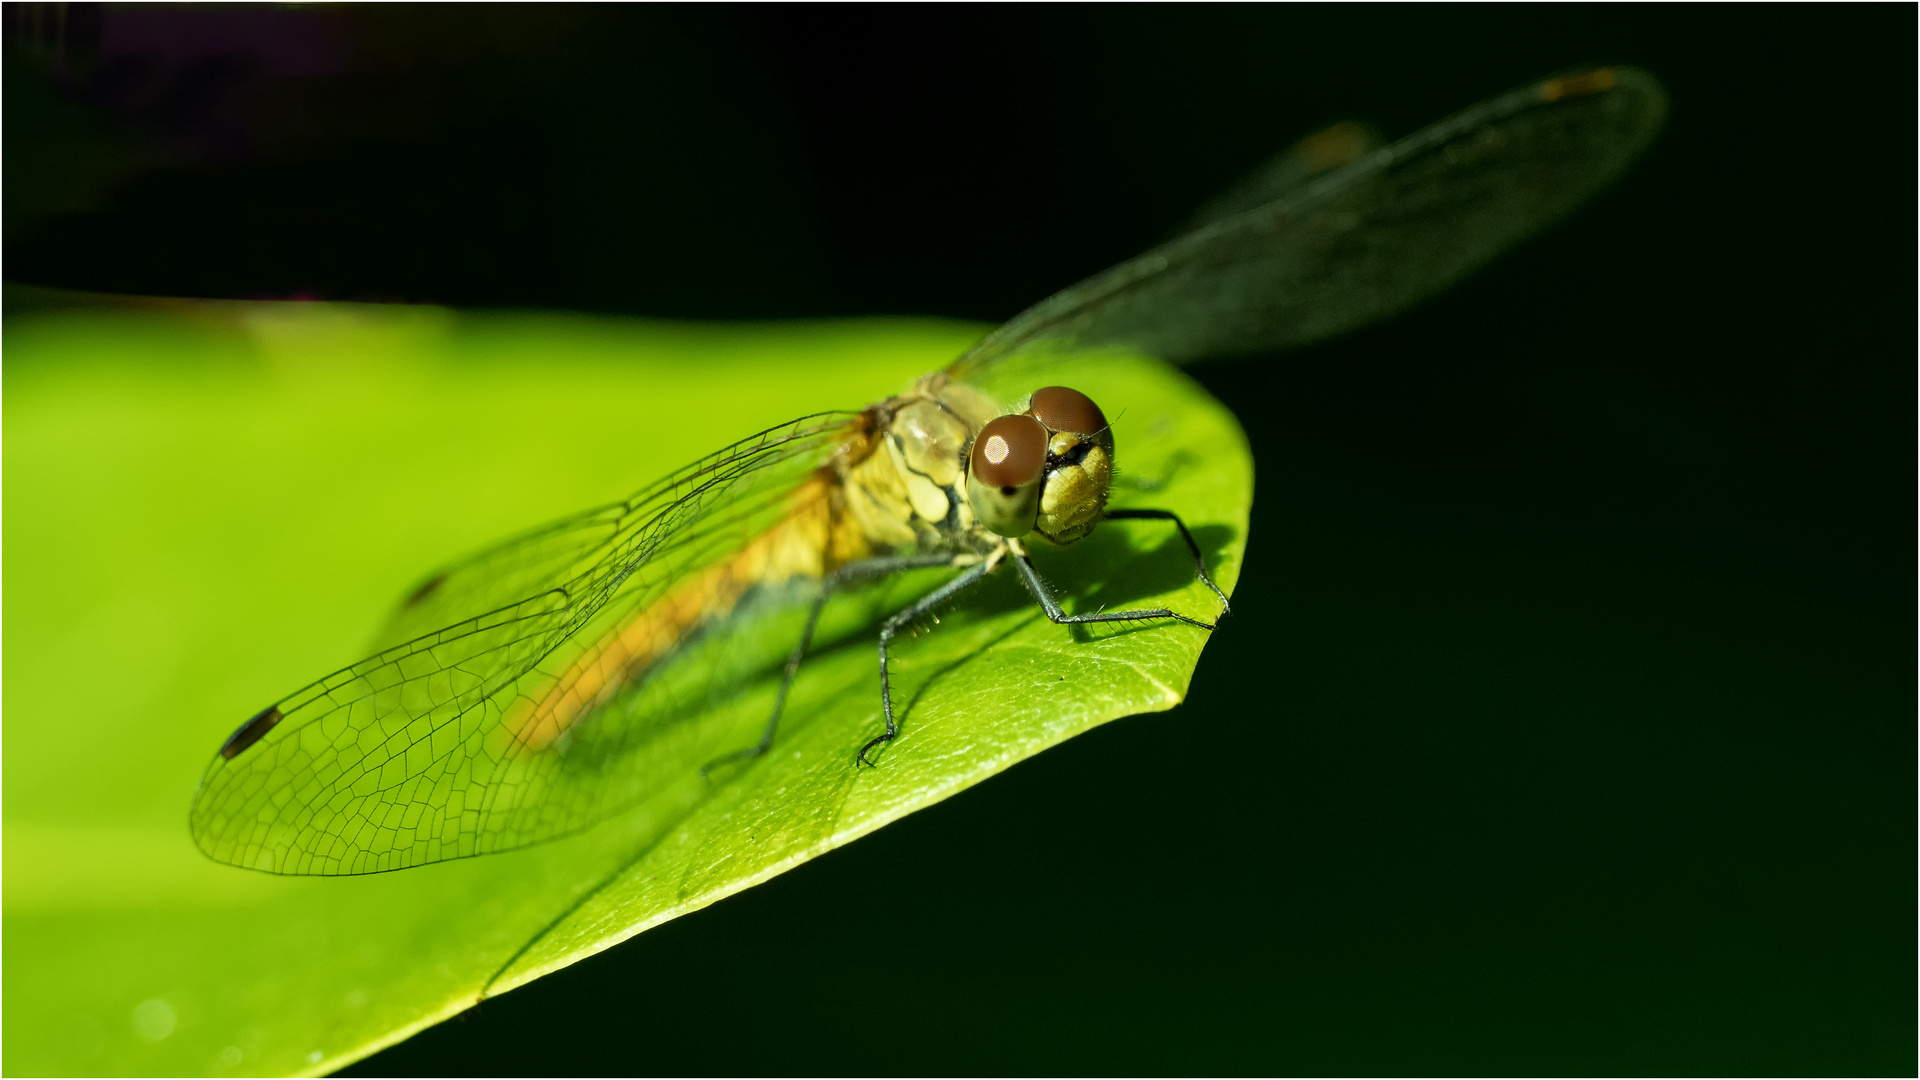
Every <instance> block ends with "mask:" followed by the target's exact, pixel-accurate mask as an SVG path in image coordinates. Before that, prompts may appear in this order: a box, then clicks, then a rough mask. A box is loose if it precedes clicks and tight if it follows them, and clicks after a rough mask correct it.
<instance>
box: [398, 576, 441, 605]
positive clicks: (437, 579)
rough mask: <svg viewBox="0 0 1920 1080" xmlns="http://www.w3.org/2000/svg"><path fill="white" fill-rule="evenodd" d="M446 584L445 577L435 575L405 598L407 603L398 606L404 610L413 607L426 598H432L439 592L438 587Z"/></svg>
mask: <svg viewBox="0 0 1920 1080" xmlns="http://www.w3.org/2000/svg"><path fill="white" fill-rule="evenodd" d="M446 583H447V575H445V574H435V575H433V576H432V577H430V578H428V579H427V580H425V581H423V582H421V583H420V587H419V588H417V589H415V590H413V592H412V593H411V594H409V595H408V596H407V602H406V603H404V604H402V605H400V606H401V607H405V608H410V607H413V606H414V605H416V604H418V603H420V602H421V601H423V600H425V599H426V598H427V597H429V596H432V595H433V594H434V593H437V592H439V591H440V586H442V585H445V584H446Z"/></svg>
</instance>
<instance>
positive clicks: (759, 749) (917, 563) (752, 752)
mask: <svg viewBox="0 0 1920 1080" xmlns="http://www.w3.org/2000/svg"><path fill="white" fill-rule="evenodd" d="M952 562H953V557H952V556H950V555H902V556H897V557H887V558H879V559H861V560H859V561H857V562H850V563H848V564H847V565H845V566H842V567H841V568H840V569H838V570H835V571H834V572H833V573H831V574H828V575H827V576H826V578H825V579H823V580H822V581H821V585H820V595H819V596H818V597H815V598H814V601H813V606H812V608H811V609H810V610H809V611H808V612H807V625H806V628H805V629H803V630H801V631H800V640H799V642H798V643H797V644H795V645H794V647H793V654H792V655H790V656H788V657H787V666H786V670H785V671H784V672H782V673H781V676H780V689H779V690H777V691H775V693H774V695H773V712H772V714H771V715H769V716H768V717H767V727H766V730H765V731H763V732H761V733H760V741H759V742H758V743H756V744H755V745H753V746H749V747H747V748H746V749H745V750H735V751H734V752H733V753H731V754H726V755H723V756H721V757H717V758H715V759H713V760H712V761H709V762H707V764H706V765H705V766H703V767H702V768H701V770H700V772H701V775H703V776H704V775H705V774H707V773H710V772H712V771H713V770H714V769H717V768H719V767H720V766H722V765H726V764H729V763H731V762H735V761H741V760H745V759H748V758H757V757H761V756H763V755H764V754H766V752H767V751H768V750H770V749H772V748H773V734H774V732H775V731H777V730H779V728H780V715H781V713H783V712H785V711H786V707H787V692H788V691H789V690H791V689H793V680H794V677H795V676H797V675H799V674H800V662H801V661H802V660H804V659H806V656H807V648H808V647H809V646H810V645H812V644H813V631H814V628H815V627H817V626H818V625H819V624H820V612H821V611H822V610H824V609H825V608H826V606H827V600H828V598H830V597H832V596H833V594H834V591H835V590H836V589H839V588H841V587H842V586H844V585H846V584H847V583H848V582H850V581H858V580H860V579H862V578H878V577H885V576H887V575H888V574H897V573H899V572H901V571H903V570H919V569H925V568H927V567H931V566H947V565H949V564H951V563H952Z"/></svg>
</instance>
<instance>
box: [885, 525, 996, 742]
mask: <svg viewBox="0 0 1920 1080" xmlns="http://www.w3.org/2000/svg"><path fill="white" fill-rule="evenodd" d="M997 561H998V560H991V561H987V562H979V563H975V564H973V565H972V566H969V567H967V568H966V569H965V570H962V571H961V572H960V573H958V574H956V575H955V576H954V578H953V580H951V581H949V582H947V583H946V584H945V585H942V586H940V587H939V588H937V589H935V590H933V591H932V592H930V593H928V594H927V595H925V596H923V597H921V598H920V599H918V600H915V601H914V602H913V603H912V604H909V605H908V606H907V607H905V608H903V609H902V610H900V611H899V612H896V613H895V614H894V615H893V616H892V617H891V618H889V619H888V620H887V621H886V622H884V623H882V624H880V711H881V712H883V713H884V714H886V718H887V730H886V732H885V733H884V734H881V735H875V736H874V737H873V738H871V739H868V740H867V745H865V746H863V747H861V748H860V753H858V754H857V755H855V756H854V759H853V763H854V765H855V767H858V766H861V765H872V764H873V762H871V761H868V760H867V751H869V750H872V749H873V748H874V747H876V746H879V745H880V744H881V743H888V742H892V741H893V737H894V736H895V735H898V734H899V733H900V728H899V726H898V725H897V724H895V723H894V721H893V687H892V684H891V683H889V682H888V680H887V642H889V641H892V640H893V635H895V634H897V633H899V632H900V629H901V628H902V627H904V626H906V625H908V624H909V623H912V622H913V621H914V620H915V619H918V618H919V617H920V616H922V615H925V614H926V613H927V612H929V611H932V610H933V609H934V608H937V607H939V606H940V605H941V604H944V603H946V602H947V601H948V600H951V599H953V598H954V597H955V596H956V595H958V594H959V593H960V592H962V591H964V590H965V589H967V588H968V587H969V586H972V585H974V584H976V583H978V582H979V580H980V579H981V578H983V577H986V576H987V575H988V574H990V573H992V572H993V568H994V565H995V562H997Z"/></svg>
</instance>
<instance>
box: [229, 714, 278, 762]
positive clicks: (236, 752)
mask: <svg viewBox="0 0 1920 1080" xmlns="http://www.w3.org/2000/svg"><path fill="white" fill-rule="evenodd" d="M279 722H280V706H278V705H269V706H268V707H267V708H266V709H264V710H262V711H261V712H260V713H259V715H257V716H255V717H254V718H253V719H251V720H249V721H247V722H246V723H244V724H241V725H240V726H239V727H237V728H235V729H234V731H233V734H231V735H229V736H227V741H226V742H224V743H222V744H220V756H221V757H223V758H226V759H227V760H228V761H232V760H233V759H234V758H237V757H239V756H240V755H241V754H243V753H246V750H247V748H248V747H249V746H252V745H253V744H254V743H257V742H259V741H260V737H261V736H262V735H265V734H266V733H267V732H269V731H272V730H273V726H274V725H275V724H278V723H279Z"/></svg>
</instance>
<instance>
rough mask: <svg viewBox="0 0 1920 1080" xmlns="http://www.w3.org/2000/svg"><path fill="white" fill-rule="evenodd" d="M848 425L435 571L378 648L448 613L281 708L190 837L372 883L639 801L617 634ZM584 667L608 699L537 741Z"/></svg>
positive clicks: (761, 438)
mask: <svg viewBox="0 0 1920 1080" xmlns="http://www.w3.org/2000/svg"><path fill="white" fill-rule="evenodd" d="M848 419H849V417H848V415H847V414H828V415H821V416H814V417H806V418H803V419H801V420H797V421H794V422H792V423H790V424H787V425H783V426H782V427H779V428H774V429H772V430H769V431H767V432H763V433H761V434H760V435H757V436H755V437H753V438H751V439H747V440H744V441H742V442H740V443H737V444H735V445H733V446H731V447H728V448H727V449H725V450H722V451H720V452H719V453H717V454H714V455H712V456H710V457H708V458H705V459H702V460H701V461H699V462H696V463H695V464H693V465H691V466H688V467H687V468H685V469H682V470H680V471H679V472H677V473H674V474H673V475H671V476H668V477H667V478H665V479H663V480H661V481H660V482H658V483H656V484H653V485H651V486H649V487H647V488H645V489H643V490H642V491H640V492H638V493H636V494H635V495H634V496H633V497H632V498H630V499H627V500H626V501H624V502H621V503H617V504H614V505H612V506H608V507H602V508H600V509H598V510H594V511H590V512H588V513H586V514H583V515H580V516H578V517H575V518H571V519H568V520H565V521H562V522H560V523H558V524H556V525H554V526H550V527H548V528H544V529H539V530H535V531H534V532H531V533H528V534H525V535H523V536H521V537H519V538H517V539H515V540H512V541H509V542H507V543H505V544H502V545H500V546H498V547H495V548H492V549H489V550H486V551H483V552H481V553H480V554H478V555H476V556H474V557H473V558H471V559H469V560H467V561H466V562H464V563H461V564H459V565H456V566H454V567H452V568H450V569H449V570H447V571H445V572H444V573H442V574H439V575H436V576H435V577H433V578H430V579H429V582H430V583H432V588H431V589H426V588H423V589H422V590H421V591H418V592H416V593H415V595H414V597H412V598H410V600H411V603H410V604H408V605H404V606H403V608H402V611H401V614H400V615H399V616H398V617H397V619H396V621H395V624H394V629H393V631H391V632H390V636H391V633H395V632H405V631H406V630H407V629H409V628H410V627H412V626H413V625H415V624H416V623H418V622H421V621H427V620H435V619H447V620H449V621H448V622H446V623H443V624H442V625H441V626H440V628H439V629H436V630H434V631H432V632H429V633H425V634H420V635H416V636H414V637H411V638H409V639H407V640H404V641H400V642H398V643H396V644H393V645H392V646H390V647H388V648H385V649H383V650H382V651H380V652H379V653H376V654H375V655H373V656H370V657H368V658H367V659H365V660H362V661H361V662H359V663H357V664H354V665H352V666H351V667H348V668H345V669H342V670H340V671H338V672H335V673H334V674H332V675H329V676H327V677H326V678H324V679H321V680H319V681H318V682H315V683H313V684H312V685H310V686H307V687H304V688H302V689H301V690H299V691H296V692H295V693H293V694H291V695H289V696H287V697H286V698H284V699H282V700H281V701H280V702H278V703H277V704H276V706H275V708H276V709H277V710H278V713H279V715H280V716H281V720H280V721H279V722H278V723H277V724H276V725H275V726H273V728H272V729H271V730H270V731H268V732H267V733H266V734H265V735H264V736H262V737H261V738H260V739H259V741H258V742H257V743H254V744H252V745H250V746H248V747H245V748H244V749H242V750H241V751H239V752H236V753H235V754H234V756H233V757H232V758H230V759H229V758H228V757H226V756H224V755H223V756H217V757H215V758H214V760H213V762H212V764H211V765H209V766H208V768H207V771H206V773H205V775H204V776H203V778H202V780H201V784H200V790H199V792H198V794H197V796H196V797H195V800H194V805H193V811H192V816H191V824H192V829H193V834H194V838H195V840H196V842H197V843H198V844H199V845H200V847H201V849H202V850H203V851H205V852H206V853H207V854H209V855H211V856H213V857H214V858H216V859H219V860H221V861H223V862H230V863H235V864H237V865H242V866H249V867H254V868H256V869H261V870H266V871H270V872H274V873H292V874H355V873H371V872H375V871H381V870H393V869H399V868H402V867H407V866H415V865H419V864H421V863H428V862H437V861H440V860H443V859H450V858H460V857H464V856H468V855H478V854H484V853H487V852H491V851H502V850H506V849H508V848H513V847H519V846H522V845H525V844H530V843H536V842H539V841H541V840H545V839H549V838H551V837H554V836H559V835H563V834H565V833H568V832H572V831H574V830H577V829H579V828H582V827H584V826H586V825H589V824H591V823H593V822H594V821H597V820H599V819H600V818H601V817H603V816H605V815H606V814H608V813H610V812H612V811H613V810H615V809H618V808H619V807H620V806H622V805H626V804H627V803H630V802H631V801H632V800H633V799H635V798H637V797H639V796H641V795H643V794H645V787H646V784H647V783H648V782H649V773H648V770H646V769H645V768H637V769H636V768H626V769H623V768H620V767H619V766H620V765H621V764H623V762H624V759H625V758H626V757H629V756H632V755H634V754H635V753H636V752H638V751H640V750H641V749H642V748H643V747H644V746H645V745H646V739H645V738H643V737H642V736H643V735H644V732H642V731H640V730H639V728H640V727H642V726H645V725H646V724H648V723H653V722H656V721H657V720H658V719H659V717H658V716H657V715H649V714H644V713H643V712H642V711H637V710H636V709H635V708H634V707H633V706H634V702H633V696H634V695H633V694H632V693H631V690H632V688H631V687H629V686H628V685H627V683H628V682H629V681H630V679H629V678H628V676H629V675H630V674H631V672H629V671H627V670H626V669H625V668H623V667H621V666H620V665H621V661H622V656H620V655H617V654H618V652H619V649H620V648H621V647H622V646H621V645H620V644H619V641H618V631H619V629H620V627H621V626H622V624H623V623H624V622H625V621H626V620H627V619H629V618H630V617H631V616H632V615H633V614H634V613H635V612H638V611H640V610H642V609H645V608H647V607H648V606H649V605H651V604H654V603H655V602H657V601H659V600H660V599H661V598H662V597H663V596H666V595H667V594H668V593H669V592H670V591H671V590H673V589H674V588H675V587H676V586H677V585H679V584H680V583H683V582H686V581H688V580H690V579H692V578H693V577H695V576H696V575H699V574H701V573H703V572H706V571H710V570H712V569H713V568H715V567H719V566H720V565H721V562H722V560H724V559H726V558H727V557H729V556H730V555H733V554H735V553H737V552H739V551H740V550H741V549H742V547H743V546H744V544H745V542H746V541H747V540H748V539H750V538H751V537H752V536H753V535H756V534H758V533H759V532H762V531H764V530H765V529H766V528H767V527H768V526H769V525H770V524H771V523H773V522H774V521H776V520H778V518H779V516H780V515H781V514H783V513H785V512H786V509H787V504H788V501H789V500H790V499H791V497H792V494H793V492H794V491H795V490H796V488H797V487H798V486H799V485H800V484H801V483H802V481H804V480H805V479H806V477H807V476H808V475H809V474H810V473H811V472H812V471H813V470H814V469H815V468H817V467H818V466H819V465H820V464H822V463H823V462H825V461H826V460H827V459H828V458H829V457H830V456H831V455H832V454H834V453H835V452H837V451H838V450H839V448H840V447H841V446H842V445H843V443H844V442H845V440H846V439H847V437H848V431H849V429H848ZM502 597H510V598H511V599H510V600H509V601H508V602H505V603H498V602H497V601H499V600H500V599H501V598H502ZM595 664H602V666H604V667H606V670H608V671H610V672H612V675H611V676H610V677H608V678H607V679H605V680H604V683H605V690H606V692H605V693H601V694H599V695H597V696H595V697H594V698H593V699H592V700H590V701H587V702H585V703H582V704H578V705H577V707H575V706H568V708H570V709H573V710H574V711H572V712H569V713H568V714H567V721H566V722H565V723H560V724H553V723H550V724H549V728H550V730H548V729H542V728H541V727H540V723H541V721H540V720H539V719H538V716H539V714H538V709H539V708H540V707H541V706H542V705H543V703H546V702H547V701H548V700H549V699H550V697H551V695H552V694H553V692H554V688H555V686H556V685H557V684H559V683H561V681H562V680H563V679H568V678H571V679H573V680H574V684H575V685H585V684H584V683H583V682H582V679H581V676H580V672H582V671H593V670H597V669H596V668H595V667H594V665H595ZM594 685H596V686H598V685H600V684H594ZM530 717H531V718H533V719H530ZM563 735H564V736H565V737H562V736H563ZM576 736H578V737H577V738H576ZM582 741H585V742H590V743H591V752H590V753H580V752H574V751H577V750H578V749H579V746H577V745H576V744H577V743H580V742H582Z"/></svg>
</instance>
